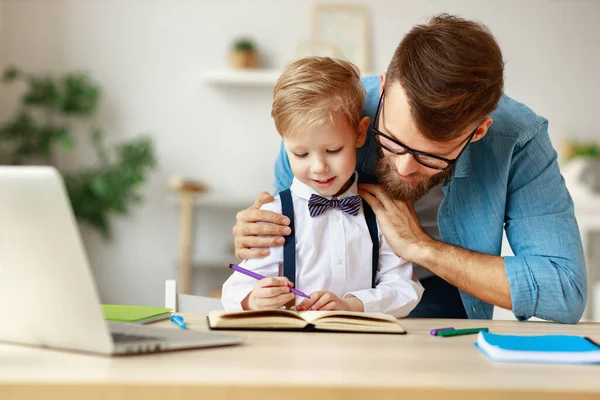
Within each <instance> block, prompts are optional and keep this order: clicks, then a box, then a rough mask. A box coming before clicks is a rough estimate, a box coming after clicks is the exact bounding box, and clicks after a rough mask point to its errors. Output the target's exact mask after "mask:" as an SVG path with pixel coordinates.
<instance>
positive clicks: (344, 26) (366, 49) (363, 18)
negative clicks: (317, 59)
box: [311, 3, 371, 73]
mask: <svg viewBox="0 0 600 400" xmlns="http://www.w3.org/2000/svg"><path fill="white" fill-rule="evenodd" d="M369 15H370V13H369V9H368V8H367V7H366V6H362V5H358V4H338V3H318V4H315V5H314V6H313V9H312V17H311V42H314V43H321V44H328V45H330V46H332V48H333V49H334V52H335V54H336V55H335V57H339V58H343V59H346V60H348V61H350V62H352V63H353V64H355V65H356V66H357V67H358V69H359V70H360V71H361V73H365V72H369V71H371V54H370V43H371V28H370V23H369Z"/></svg>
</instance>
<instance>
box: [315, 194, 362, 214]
mask: <svg viewBox="0 0 600 400" xmlns="http://www.w3.org/2000/svg"><path fill="white" fill-rule="evenodd" d="M361 202H362V200H361V198H360V196H349V197H344V198H343V199H341V200H339V199H336V198H333V199H331V200H328V199H326V198H325V197H322V196H319V195H318V194H314V193H313V194H311V195H310V199H309V200H308V210H309V212H310V216H311V217H317V216H319V215H321V214H323V213H324V212H325V211H327V210H328V209H330V208H336V207H337V208H341V209H342V211H343V212H345V213H346V214H350V215H358V210H360V205H361Z"/></svg>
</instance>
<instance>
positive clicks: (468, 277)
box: [358, 184, 512, 309]
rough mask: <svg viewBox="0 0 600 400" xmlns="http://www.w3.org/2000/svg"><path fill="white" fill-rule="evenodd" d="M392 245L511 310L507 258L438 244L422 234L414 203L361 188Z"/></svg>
mask: <svg viewBox="0 0 600 400" xmlns="http://www.w3.org/2000/svg"><path fill="white" fill-rule="evenodd" d="M358 192H359V194H360V195H361V197H362V198H363V199H365V200H366V201H367V203H369V205H370V206H371V208H373V211H374V212H375V215H376V216H377V222H378V223H379V227H380V228H381V232H382V233H383V235H384V236H385V239H386V240H387V242H388V244H389V246H390V247H391V249H392V250H393V251H394V253H396V255H398V256H400V257H402V258H403V259H405V260H406V261H412V262H414V263H416V264H419V265H421V266H423V267H425V268H427V269H428V270H429V271H431V272H433V273H434V274H435V275H437V276H439V277H440V278H442V279H444V280H446V281H447V282H450V284H452V285H454V286H456V287H457V288H459V289H461V290H463V291H464V292H467V293H469V294H470V295H472V296H475V297H477V298H478V299H481V300H483V301H485V302H486V303H490V304H494V305H497V306H500V307H503V308H507V309H510V308H512V300H511V295H510V285H509V283H508V278H507V276H506V270H505V268H504V258H502V257H498V256H490V255H487V254H481V253H476V252H474V251H469V250H466V249H462V248H460V247H456V246H452V245H449V244H446V243H443V242H440V241H436V240H434V239H432V238H431V237H430V236H428V235H427V234H426V233H425V232H423V228H421V225H420V224H419V219H418V218H417V215H416V214H415V210H414V209H413V207H412V205H411V204H407V203H406V202H403V201H398V200H393V199H392V198H391V197H390V196H389V195H388V194H387V193H386V192H385V191H384V190H383V188H382V187H380V186H377V185H368V184H363V185H359V189H358Z"/></svg>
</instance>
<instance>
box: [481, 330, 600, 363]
mask: <svg viewBox="0 0 600 400" xmlns="http://www.w3.org/2000/svg"><path fill="white" fill-rule="evenodd" d="M475 346H477V348H479V350H481V351H482V352H483V353H484V354H485V355H486V356H488V357H489V358H490V359H491V360H494V361H513V362H540V363H563V364H596V363H598V364H600V346H599V345H598V344H596V343H594V342H593V341H592V340H590V339H588V338H585V337H582V336H569V335H543V336H514V335H498V334H494V333H489V332H479V334H478V336H477V343H475Z"/></svg>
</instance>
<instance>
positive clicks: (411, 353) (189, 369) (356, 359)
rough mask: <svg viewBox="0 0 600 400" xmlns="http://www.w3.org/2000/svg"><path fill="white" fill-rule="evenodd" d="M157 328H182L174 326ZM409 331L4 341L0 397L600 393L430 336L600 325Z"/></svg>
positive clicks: (585, 376) (576, 368) (464, 339)
mask: <svg viewBox="0 0 600 400" xmlns="http://www.w3.org/2000/svg"><path fill="white" fill-rule="evenodd" d="M184 315H185V318H186V321H187V322H188V326H189V328H190V329H198V330H206V329H207V328H206V323H205V317H204V315H201V314H184ZM155 325H164V326H166V327H168V328H172V329H176V328H175V327H174V325H173V324H171V323H170V322H169V321H163V322H160V323H157V324H155ZM402 325H403V326H404V327H405V328H406V329H407V331H408V334H407V335H364V334H363V335H359V334H333V333H302V332H243V333H242V334H243V335H245V336H246V337H247V341H246V343H245V344H243V345H239V346H232V347H223V348H210V349H198V350H186V351H178V352H169V353H157V354H150V355H141V356H127V357H115V358H110V357H103V356H93V355H86V354H75V353H67V352H59V351H55V350H45V349H36V348H27V347H21V346H10V345H5V344H0V399H12V398H18V399H22V400H27V399H31V398H41V397H43V398H45V399H54V398H56V399H71V398H72V399H86V400H95V399H106V398H110V399H111V400H113V399H128V400H131V399H133V398H144V399H161V400H164V399H168V398H175V399H178V400H181V399H187V398H190V399H195V400H197V399H198V398H203V399H213V398H214V399H221V398H227V399H238V398H239V399H241V398H243V399H246V400H247V399H267V398H285V399H286V400H294V399H302V400H316V399H325V398H326V399H344V400H348V399H357V398H365V397H367V398H373V399H377V400H379V399H388V398H389V399H392V398H393V399H396V398H399V395H401V394H404V395H409V396H411V398H412V397H418V398H436V399H439V398H444V399H449V398H450V399H451V398H456V399H458V398H460V399H461V400H464V399H478V400H479V399H480V398H481V396H485V398H506V396H507V395H510V396H512V397H513V398H521V397H528V398H539V399H542V398H543V399H544V400H547V399H552V398H555V397H561V395H562V396H564V395H565V393H566V392H568V393H569V398H570V399H574V398H588V397H589V398H591V397H595V398H598V396H600V366H599V365H569V366H566V365H545V364H516V363H515V364H509V363H494V362H491V361H490V360H488V359H487V358H486V357H485V356H484V355H483V354H482V353H480V352H479V351H478V350H477V349H476V348H475V347H474V345H473V344H474V342H475V339H476V335H469V336H461V337H453V338H440V337H432V336H430V335H429V330H430V329H431V328H435V327H443V326H454V327H455V328H457V329H458V328H461V327H463V328H464V327H477V326H487V327H489V328H490V331H491V332H495V333H505V334H540V333H566V334H577V335H585V336H588V337H590V338H592V339H593V340H596V341H599V342H600V324H592V323H581V324H578V325H559V324H553V323H546V322H526V323H519V322H516V321H474V320H470V321H469V320H425V319H423V320H418V319H413V320H411V319H405V320H403V321H402ZM289 389H298V390H289ZM198 396H200V397H198Z"/></svg>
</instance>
